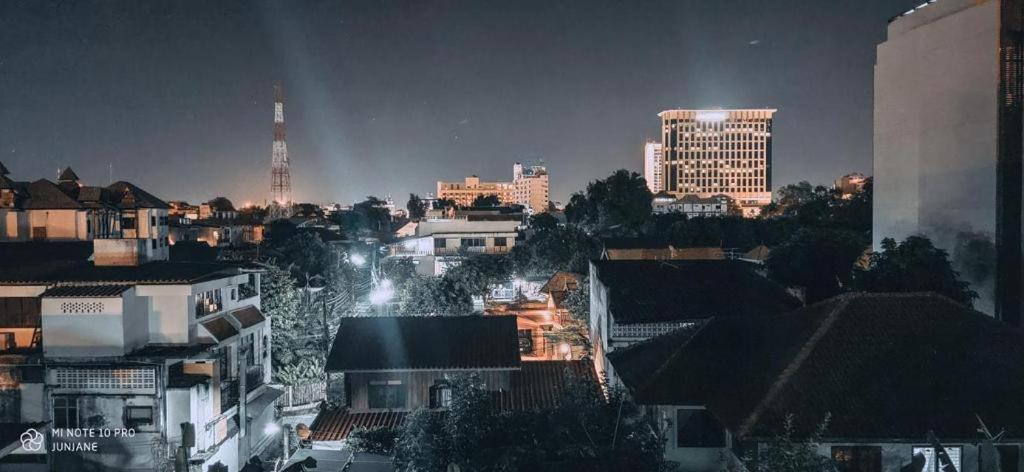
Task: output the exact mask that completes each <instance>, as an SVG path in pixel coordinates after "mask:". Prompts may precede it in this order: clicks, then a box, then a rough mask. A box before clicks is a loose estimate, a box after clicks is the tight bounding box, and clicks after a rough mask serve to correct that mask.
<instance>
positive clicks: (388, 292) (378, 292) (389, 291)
mask: <svg viewBox="0 0 1024 472" xmlns="http://www.w3.org/2000/svg"><path fill="white" fill-rule="evenodd" d="M394 297H395V287H394V286H393V285H392V284H391V281H390V280H388V279H383V280H381V281H380V284H378V285H377V287H376V288H374V289H373V290H372V291H371V292H370V303H372V304H374V305H383V304H385V303H387V302H389V301H391V299H392V298H394Z"/></svg>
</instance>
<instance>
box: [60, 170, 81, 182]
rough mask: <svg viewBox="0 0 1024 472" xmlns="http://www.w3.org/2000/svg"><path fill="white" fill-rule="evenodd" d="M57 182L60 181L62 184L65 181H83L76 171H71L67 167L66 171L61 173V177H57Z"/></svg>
mask: <svg viewBox="0 0 1024 472" xmlns="http://www.w3.org/2000/svg"><path fill="white" fill-rule="evenodd" d="M57 180H58V181H60V182H65V181H72V182H73V181H76V180H81V179H79V178H78V174H76V173H75V171H73V170H71V168H70V167H65V168H64V170H62V171H60V175H58V176H57Z"/></svg>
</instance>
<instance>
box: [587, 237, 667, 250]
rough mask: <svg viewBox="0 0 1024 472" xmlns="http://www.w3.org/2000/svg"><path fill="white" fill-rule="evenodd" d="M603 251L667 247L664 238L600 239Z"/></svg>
mask: <svg viewBox="0 0 1024 472" xmlns="http://www.w3.org/2000/svg"><path fill="white" fill-rule="evenodd" d="M601 245H602V246H603V247H604V249H606V250H607V249H660V248H667V247H668V240H667V239H664V238H647V237H645V238H602V239H601Z"/></svg>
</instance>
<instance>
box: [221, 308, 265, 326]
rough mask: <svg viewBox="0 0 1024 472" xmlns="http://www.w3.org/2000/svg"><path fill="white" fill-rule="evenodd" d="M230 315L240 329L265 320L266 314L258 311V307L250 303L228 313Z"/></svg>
mask: <svg viewBox="0 0 1024 472" xmlns="http://www.w3.org/2000/svg"><path fill="white" fill-rule="evenodd" d="M230 315H231V317H232V318H234V319H235V321H237V322H238V326H240V327H241V328H242V329H245V328H250V327H253V326H256V325H258V324H260V323H262V322H264V321H266V320H267V317H266V316H263V313H262V312H260V309H259V308H256V307H254V306H252V305H249V306H246V307H245V308H239V309H237V310H234V311H232V312H231V313H230Z"/></svg>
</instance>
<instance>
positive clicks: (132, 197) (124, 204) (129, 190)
mask: <svg viewBox="0 0 1024 472" xmlns="http://www.w3.org/2000/svg"><path fill="white" fill-rule="evenodd" d="M107 189H108V190H110V192H111V193H112V196H111V198H112V199H113V201H114V202H115V203H117V206H118V208H122V209H134V208H160V209H165V210H166V209H169V208H170V207H169V206H168V205H167V203H166V202H164V201H163V200H161V199H159V198H157V197H154V196H153V194H151V193H149V192H147V191H145V190H142V189H141V188H139V187H137V186H136V185H135V184H133V183H131V182H125V181H119V182H114V183H112V184H110V185H108V186H107Z"/></svg>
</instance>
